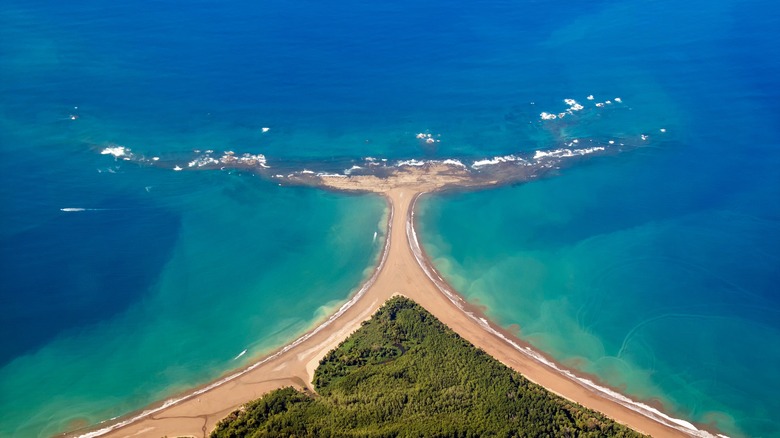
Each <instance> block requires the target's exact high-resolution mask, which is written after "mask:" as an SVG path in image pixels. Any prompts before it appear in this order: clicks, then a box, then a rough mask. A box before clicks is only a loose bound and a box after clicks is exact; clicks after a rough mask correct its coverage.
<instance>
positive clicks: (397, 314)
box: [212, 298, 641, 438]
mask: <svg viewBox="0 0 780 438" xmlns="http://www.w3.org/2000/svg"><path fill="white" fill-rule="evenodd" d="M314 386H315V389H316V391H317V394H316V395H309V394H307V393H304V392H300V391H298V390H296V389H293V388H284V389H279V390H276V391H273V392H271V393H269V394H267V395H266V396H264V397H263V398H261V399H259V400H256V401H254V402H252V403H249V404H248V405H247V406H245V407H244V409H242V410H240V411H236V412H234V413H232V414H231V415H230V416H228V417H227V418H226V419H224V420H223V421H222V422H221V423H220V424H219V425H218V426H217V428H216V430H215V431H214V433H213V434H212V437H216V438H223V437H247V436H251V437H266V436H295V437H331V436H361V437H396V436H399V437H405V436H447V437H479V436H507V437H509V436H534V437H542V436H549V437H567V436H585V437H597V436H598V437H601V436H618V437H624V436H625V437H633V436H641V435H639V434H637V433H636V432H634V431H632V430H630V429H628V428H626V427H624V426H622V425H619V424H617V423H615V422H613V421H611V420H609V419H607V418H605V417H604V416H603V415H601V414H599V413H596V412H594V411H591V410H588V409H585V408H583V407H582V406H579V405H577V404H575V403H572V402H569V401H567V400H565V399H563V398H561V397H558V396H556V395H554V394H552V393H550V392H548V391H546V390H545V389H544V388H542V387H540V386H538V385H536V384H534V383H531V382H529V381H528V380H526V379H525V378H524V377H523V376H521V375H520V374H518V373H517V372H514V371H512V370H511V369H509V368H507V367H505V366H504V365H502V364H501V363H500V362H498V361H497V360H495V359H493V358H492V357H490V356H488V355H487V354H486V353H484V352H483V351H482V350H478V349H476V348H474V347H473V346H472V345H471V344H469V343H468V342H466V341H465V340H464V339H462V338H461V337H460V336H458V335H457V334H456V333H454V332H453V331H452V330H450V329H448V328H447V327H446V326H444V325H443V324H442V323H441V322H439V321H438V320H437V319H435V318H434V317H433V316H432V315H431V314H430V313H428V312H427V311H426V310H425V309H423V308H422V307H420V306H419V305H417V304H416V303H414V302H412V301H410V300H408V299H406V298H394V299H392V300H390V301H388V302H387V304H385V305H384V306H383V307H382V308H381V309H380V310H379V311H378V312H377V313H376V315H374V317H373V318H372V319H371V320H369V321H366V322H365V323H363V327H361V329H360V330H358V331H357V332H355V333H354V334H353V335H352V336H350V337H349V338H348V339H347V340H346V341H344V342H343V343H342V344H341V345H340V346H339V347H338V348H337V349H335V350H333V351H331V352H330V353H328V355H327V356H325V358H324V359H323V360H322V361H321V362H320V365H319V367H318V368H317V370H316V372H315V376H314Z"/></svg>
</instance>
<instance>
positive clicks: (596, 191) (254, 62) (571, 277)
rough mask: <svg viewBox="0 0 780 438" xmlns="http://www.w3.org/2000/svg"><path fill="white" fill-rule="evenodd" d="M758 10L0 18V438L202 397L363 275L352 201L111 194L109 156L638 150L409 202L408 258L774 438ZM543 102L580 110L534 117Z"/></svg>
mask: <svg viewBox="0 0 780 438" xmlns="http://www.w3.org/2000/svg"><path fill="white" fill-rule="evenodd" d="M778 9H780V8H778V7H777V6H776V5H775V4H774V3H773V2H769V1H764V0H759V1H755V2H751V3H749V4H746V3H740V2H736V1H726V0H717V1H710V2H704V1H693V2H687V3H685V4H679V3H678V2H671V1H665V0H664V1H657V2H642V1H622V2H615V1H595V2H587V3H581V4H560V3H554V2H538V1H532V2H500V1H490V2H482V3H473V4H470V3H465V4H452V3H451V2H448V3H444V2H438V1H433V2H423V3H420V2H407V1H401V2H392V3H382V2H368V3H367V2H354V1H343V2H336V3H333V2H326V3H323V2H312V1H294V2H289V1H287V2H281V1H265V2H237V3H231V4H222V3H217V2H194V3H188V4H186V5H182V4H178V3H173V2H168V1H156V2H147V3H141V4H139V3H137V2H114V3H111V4H107V3H105V2H80V3H78V4H72V3H66V2H52V1H25V2H21V1H15V0H10V1H6V2H4V4H3V5H2V6H0V175H2V182H3V184H0V200H1V201H2V205H3V206H4V207H5V209H6V211H5V214H4V215H3V219H2V227H0V251H1V252H0V263H1V266H2V269H3V275H2V280H0V304H2V307H3V309H4V310H6V316H5V317H4V318H3V319H2V321H1V322H0V340H2V344H1V346H2V349H1V350H2V351H0V367H2V368H0V405H2V406H0V412H2V414H0V415H1V416H0V435H19V436H39V435H47V434H52V433H55V432H57V431H62V430H64V429H70V428H73V427H77V426H83V425H85V424H87V423H94V422H97V421H100V420H104V419H106V418H110V417H113V416H115V415H120V414H122V413H126V412H128V411H130V410H133V409H138V408H140V407H142V406H144V405H145V404H147V403H149V402H151V401H154V400H156V399H159V398H162V397H165V396H166V395H168V394H170V393H172V392H175V391H179V390H182V389H184V388H186V387H187V386H188V385H193V384H197V383H202V382H204V381H207V380H208V379H211V378H214V377H215V376H216V375H218V374H219V373H221V372H224V371H225V370H228V369H230V368H232V367H235V366H239V365H240V364H241V360H239V361H234V360H233V358H234V357H235V356H236V355H238V353H240V352H241V351H243V350H244V349H248V350H249V351H248V353H247V354H246V356H244V359H248V358H250V357H251V356H252V355H253V354H254V355H258V354H261V353H262V352H263V351H267V350H268V349H269V348H273V347H274V346H278V345H280V344H281V343H283V342H285V341H288V340H290V339H291V338H292V337H294V336H295V335H296V334H298V333H300V332H301V331H302V330H304V329H305V328H306V327H307V326H308V325H309V324H311V323H312V322H313V321H314V320H316V319H317V318H319V317H321V316H322V315H323V314H324V313H325V312H327V309H328V308H329V306H333V305H335V303H338V302H339V301H343V300H344V299H346V297H347V296H348V295H349V293H350V291H351V290H353V289H354V288H355V287H356V286H357V285H358V284H359V282H360V280H361V279H362V278H363V276H364V271H365V270H366V269H367V268H370V267H371V266H372V264H373V262H374V258H375V256H376V251H377V250H378V244H377V242H375V241H373V239H372V235H373V233H374V231H377V230H378V229H379V228H380V225H381V220H382V215H383V209H384V204H383V202H382V201H381V200H379V199H376V198H374V197H355V196H343V195H336V194H330V193H319V192H317V191H315V190H310V189H290V188H280V187H277V186H276V185H274V184H271V183H268V182H264V181H261V180H259V179H258V178H254V177H253V176H251V175H246V174H240V173H230V174H228V173H227V172H192V173H189V172H181V173H173V172H165V171H162V170H160V169H152V168H145V167H139V166H136V165H133V164H131V163H125V162H123V161H122V160H118V161H117V160H114V158H113V157H111V156H106V155H101V154H100V153H99V152H100V151H101V150H102V149H103V148H105V147H106V146H108V145H110V144H119V145H122V146H126V147H129V148H132V149H133V151H135V152H137V153H143V154H148V155H159V156H163V157H164V156H166V155H174V154H181V153H183V154H187V153H189V152H190V151H192V150H194V149H209V148H210V149H215V150H226V149H230V150H235V151H237V152H251V153H263V154H266V155H267V156H269V157H273V158H279V159H320V158H323V159H325V158H327V159H329V158H332V157H354V158H360V157H365V156H369V155H370V156H377V157H387V158H443V157H451V156H458V157H462V156H468V157H475V158H482V157H486V156H488V157H489V156H493V155H502V154H509V153H515V152H521V151H525V152H528V151H533V150H535V149H544V148H552V147H558V146H560V144H561V143H563V142H567V141H570V140H573V139H575V138H579V139H588V138H594V139H598V140H599V141H605V140H606V139H612V138H614V139H616V140H617V141H621V140H624V139H625V140H632V141H635V142H639V143H641V141H640V140H639V139H638V138H639V136H640V135H641V134H645V135H648V136H649V138H648V140H647V147H646V148H642V149H640V150H635V151H632V152H627V153H624V154H619V155H618V156H610V157H603V158H599V159H597V160H592V161H591V162H585V163H583V164H582V165H581V166H579V167H577V168H574V169H566V170H564V171H562V172H561V175H560V176H555V177H552V178H549V179H546V180H544V181H538V182H533V183H528V184H525V185H520V186H516V187H511V188H505V189H501V190H498V191H490V192H482V193H474V194H469V195H447V196H443V197H437V198H432V199H429V200H428V201H427V202H424V203H423V204H422V205H421V207H422V208H423V214H421V217H422V222H423V223H422V231H423V236H421V237H422V239H423V241H424V243H425V245H426V249H427V250H428V251H429V252H430V253H431V255H433V256H434V258H435V259H436V263H437V266H439V268H440V269H441V270H442V271H443V272H444V273H445V275H446V276H447V278H448V279H449V280H450V281H451V282H452V283H453V284H454V285H455V286H456V287H458V288H459V290H461V291H462V292H463V293H464V294H465V295H466V296H467V297H469V298H470V299H473V300H477V301H479V302H481V303H483V304H486V305H487V306H488V313H489V314H490V315H491V316H492V317H493V318H495V319H496V320H498V321H499V322H501V323H502V324H507V325H508V324H518V325H519V326H520V330H521V335H522V336H524V338H526V339H527V340H529V341H531V342H532V343H535V344H536V345H537V346H538V347H539V348H540V349H541V350H543V351H546V352H548V353H549V354H551V355H552V356H554V357H556V358H557V359H559V360H561V361H562V362H564V363H566V364H571V365H572V366H575V367H579V368H580V369H581V370H582V371H584V372H587V373H590V374H595V375H597V376H599V377H600V378H601V379H602V380H604V381H605V383H607V384H610V385H612V386H615V387H619V388H623V389H624V390H625V391H626V392H628V393H629V394H631V395H632V396H634V397H636V398H641V399H643V400H647V399H657V400H659V401H660V402H661V403H662V404H663V405H664V406H665V407H667V408H668V410H670V412H672V413H674V414H679V415H680V416H682V417H684V418H686V419H689V420H693V421H697V422H701V423H709V424H714V425H715V426H716V427H718V428H720V429H722V430H724V431H726V432H728V433H730V434H734V435H751V436H777V435H780V431H779V430H778V427H777V422H776V421H775V420H774V419H773V417H772V415H773V412H775V411H776V410H777V409H776V408H778V406H777V403H776V401H774V397H773V396H772V395H773V394H776V393H777V392H778V390H780V384H779V383H778V381H777V378H776V377H773V374H774V373H773V369H774V364H776V363H778V361H779V360H780V353H778V350H780V335H778V333H779V332H780V328H779V327H778V323H777V321H779V320H780V318H777V313H778V309H780V298H778V296H777V290H778V288H777V286H776V284H777V283H778V280H780V279H779V278H778V272H780V254H779V253H778V251H780V250H778V248H780V203H779V202H778V199H780V172H778V170H777V169H778V165H780V151H778V147H780V141H778V138H780V132H778V131H780V125H778V123H777V121H778V120H780V110H779V109H778V107H777V105H776V103H777V102H778V99H780V87H779V86H778V85H780V84H778V80H777V78H778V77H780V49H778V47H780V44H779V43H780V41H778V40H780V37H778V32H777V29H778V28H780V19H778V17H780V14H778ZM591 94H592V95H594V96H595V100H594V101H588V100H587V99H586V96H588V95H591ZM618 96H619V97H621V99H622V101H623V103H621V104H617V103H614V104H613V105H611V106H609V105H608V106H606V107H604V108H595V107H594V103H595V102H603V101H604V100H606V99H614V98H615V97H618ZM565 98H574V99H576V100H577V101H578V102H580V103H582V104H583V105H585V106H586V107H587V108H586V110H584V111H583V112H582V114H581V115H577V116H573V117H569V118H566V119H564V120H553V121H540V120H539V114H540V112H542V111H549V112H554V113H556V112H559V111H562V110H564V109H566V106H565V105H564V104H563V102H562V100H563V99H565ZM72 116H76V119H75V120H72V119H71V118H72ZM262 127H270V128H271V129H270V131H268V132H267V133H265V134H263V133H262V132H261V128H262ZM661 129H664V130H665V131H666V132H663V133H662V132H661ZM418 132H430V133H433V134H436V135H441V137H440V138H441V143H435V144H433V145H426V144H421V143H420V142H419V141H418V140H417V139H415V134H416V133H418ZM437 138H438V137H437ZM61 208H85V209H92V210H85V211H80V212H63V211H61V210H60V209H61ZM301 212H307V214H306V215H301V214H300V213H301ZM301 272H303V273H304V275H301V274H300V273H301ZM226 297H229V299H226ZM637 309H639V310H637ZM672 314H675V315H688V316H687V317H685V318H683V317H677V318H676V317H672V316H668V315H672ZM662 315H667V316H665V317H664V319H660V320H658V319H654V318H658V317H660V316H662ZM691 315H695V317H692V316H691ZM686 318H687V319H686ZM692 318H693V319H692ZM648 321H650V322H648ZM652 321H663V322H664V323H663V324H653V323H652ZM205 333H208V334H209V336H208V337H207V338H208V339H209V340H208V341H206V342H204V338H206V337H205V336H204V334H205ZM569 334H571V336H569ZM575 335H576V336H575ZM567 337H568V339H567ZM724 352H728V353H724ZM614 358H618V359H620V360H619V361H616V360H615V359H614ZM242 360H243V359H242ZM95 363H100V364H102V366H101V368H100V370H99V372H96V371H95V370H94V364H95ZM713 363H715V364H717V365H711V364H713ZM708 364H709V365H708ZM42 376H45V377H42ZM87 376H89V377H87ZM746 376H750V377H751V378H746ZM30 388H35V389H33V390H30Z"/></svg>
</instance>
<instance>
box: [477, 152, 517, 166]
mask: <svg viewBox="0 0 780 438" xmlns="http://www.w3.org/2000/svg"><path fill="white" fill-rule="evenodd" d="M513 161H523V159H522V158H520V157H518V156H517V155H504V156H503V157H493V158H486V159H484V160H477V161H475V162H473V163H471V167H472V169H479V168H480V167H484V166H491V165H493V164H498V163H508V162H513Z"/></svg>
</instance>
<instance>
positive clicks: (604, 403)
mask: <svg viewBox="0 0 780 438" xmlns="http://www.w3.org/2000/svg"><path fill="white" fill-rule="evenodd" d="M285 180H287V181H289V182H292V183H294V184H302V185H310V186H317V187H324V188H328V189H332V190H340V191H361V192H374V193H377V194H381V195H382V196H384V197H385V198H386V199H387V201H388V205H389V208H390V214H389V215H388V217H389V219H388V233H387V241H386V244H385V249H384V251H383V254H382V256H381V258H380V263H379V265H378V266H377V268H376V271H375V272H374V274H373V275H372V277H371V278H370V279H369V280H368V281H367V282H366V283H365V284H364V285H363V287H361V289H360V290H359V291H358V292H356V293H355V294H354V295H353V297H352V298H351V299H350V301H348V302H347V303H346V304H345V305H344V306H342V307H341V308H340V309H339V310H338V311H337V312H336V313H335V314H334V315H332V316H331V317H330V318H329V319H327V320H326V321H325V322H324V323H322V324H321V325H319V326H317V327H316V328H314V329H313V330H311V331H310V332H308V333H307V334H305V335H304V336H302V337H301V338H299V339H297V340H296V341H294V342H293V343H291V344H289V345H287V346H285V347H283V348H281V349H279V350H278V351H276V352H275V353H273V354H271V355H269V356H267V357H265V358H263V359H262V360H260V361H259V362H256V363H255V364H253V365H251V366H250V367H248V368H246V369H244V370H242V371H239V372H236V373H233V374H230V375H228V376H227V377H225V378H223V379H221V380H219V381H217V382H214V383H212V384H210V385H208V386H205V387H203V388H200V389H198V390H195V391H193V392H192V393H190V394H188V395H184V396H181V397H179V398H175V399H171V400H169V401H167V402H165V403H162V404H160V405H157V406H153V407H150V408H148V409H147V410H146V411H144V412H141V413H136V414H131V415H129V416H127V417H125V418H123V419H119V420H115V421H114V422H113V423H104V424H101V425H99V426H97V427H96V430H93V431H91V432H83V433H81V435H78V434H75V435H73V436H82V437H94V436H110V437H131V436H132V437H145V436H150V437H160V436H166V435H167V436H207V435H208V434H209V433H210V432H211V431H212V430H213V428H214V427H215V425H216V423H217V422H218V421H219V420H221V419H222V418H224V417H225V416H227V415H228V414H229V413H230V412H232V411H233V410H235V409H237V408H239V407H240V406H241V405H242V404H244V403H246V402H248V401H250V400H253V399H256V398H258V397H260V396H262V395H263V394H265V393H267V392H269V391H271V390H273V389H276V388H280V387H283V386H289V385H292V386H295V387H298V388H308V389H310V390H311V389H313V388H312V385H311V381H312V377H313V373H314V369H315V368H316V366H317V364H318V362H319V360H320V359H321V358H322V357H324V355H325V354H326V353H327V352H328V351H330V350H331V349H333V348H335V347H336V346H337V345H338V344H339V343H340V342H341V341H343V340H344V339H345V338H346V337H348V336H349V335H350V334H351V333H353V332H354V331H355V330H357V329H358V328H359V327H360V323H361V322H362V321H364V320H366V319H368V318H369V317H370V316H371V315H372V314H373V313H374V312H376V310H377V309H378V308H379V307H380V306H381V305H382V304H383V303H384V302H385V301H386V300H387V299H389V298H390V297H392V296H394V295H397V294H401V295H404V296H407V297H409V298H411V299H412V300H414V301H416V302H417V303H419V304H420V305H422V306H423V307H425V308H426V309H427V310H428V311H429V312H431V313H432V314H433V315H434V316H436V317H437V318H438V319H439V320H441V321H442V322H443V323H444V324H446V325H447V326H449V327H450V328H451V329H453V330H454V331H455V332H457V333H458V334H460V335H461V336H463V337H464V338H465V339H467V340H468V341H469V342H471V343H472V344H474V345H475V346H477V347H479V348H482V349H483V350H485V351H486V352H487V353H489V354H490V355H492V356H493V357H495V358H497V359H498V360H500V361H501V362H503V363H504V364H506V365H507V366H509V367H511V368H513V369H515V370H517V371H518V372H520V373H522V374H523V375H524V376H526V377H527V378H529V379H530V380H532V381H534V382H536V383H538V384H540V385H542V386H544V387H545V388H547V389H549V390H551V391H553V392H555V393H557V394H559V395H562V396H564V397H566V398H568V399H570V400H572V401H575V402H577V403H580V404H582V405H584V406H586V407H589V408H591V409H595V410H597V411H600V412H602V413H604V414H606V415H607V416H609V417H611V418H613V419H615V420H617V421H618V422H620V423H623V424H627V425H628V426H630V427H632V428H634V429H636V430H638V431H640V432H643V433H647V434H651V435H654V436H690V435H692V436H711V435H710V434H709V433H707V432H705V431H701V430H698V429H696V428H695V427H693V426H692V425H690V424H689V423H687V422H685V421H683V420H676V419H673V418H671V417H668V416H666V415H664V414H662V413H661V412H658V411H656V410H654V409H652V408H649V407H646V406H644V405H641V404H638V403H633V402H631V401H630V400H629V399H627V398H626V397H624V396H622V395H620V394H618V393H616V392H614V391H610V390H606V389H604V388H600V387H598V386H596V385H595V384H592V382H590V381H588V380H586V379H580V378H577V377H576V376H574V374H573V373H571V372H570V371H568V370H566V369H564V368H562V367H561V366H559V365H557V364H554V363H552V362H551V361H549V360H548V359H546V358H545V357H544V356H543V355H541V354H540V353H538V352H535V351H533V350H531V349H530V347H529V346H528V345H527V344H524V343H523V342H522V341H520V340H518V339H517V338H515V337H513V336H512V335H511V334H510V333H509V332H508V331H506V330H503V329H501V328H499V327H498V326H496V325H494V324H491V323H490V322H489V321H487V319H486V318H485V317H484V315H483V314H482V313H480V311H479V310H478V309H475V308H473V307H471V306H469V305H468V304H467V303H466V302H465V301H464V300H463V299H462V298H461V297H460V296H458V295H457V294H455V292H453V291H452V289H451V288H450V287H449V286H448V285H447V284H446V282H445V281H444V280H443V279H442V278H441V276H440V275H439V274H438V273H437V272H436V271H435V269H434V268H433V266H432V265H431V264H430V263H429V262H428V260H427V259H426V258H425V256H424V254H423V252H422V250H421V249H420V247H419V244H418V242H417V237H416V233H415V229H414V217H413V208H414V204H415V202H416V200H417V198H418V197H419V196H420V195H421V194H422V193H425V192H432V191H438V190H444V189H448V188H452V187H464V188H469V187H479V186H483V187H484V186H491V185H496V184H498V180H496V179H490V178H485V179H480V178H475V176H474V174H473V173H471V172H469V171H467V170H465V169H463V168H462V167H460V166H453V165H449V164H441V163H428V164H425V165H422V166H401V167H397V168H395V170H394V171H393V172H391V173H389V174H388V175H385V176H378V175H373V174H372V175H355V176H344V175H330V176H329V175H321V174H320V175H317V174H313V173H305V174H304V173H301V174H298V175H297V176H288V177H287V178H285ZM502 182H505V181H502Z"/></svg>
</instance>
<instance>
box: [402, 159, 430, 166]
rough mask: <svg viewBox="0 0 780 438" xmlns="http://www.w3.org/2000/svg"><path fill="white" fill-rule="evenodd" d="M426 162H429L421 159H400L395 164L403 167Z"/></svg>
mask: <svg viewBox="0 0 780 438" xmlns="http://www.w3.org/2000/svg"><path fill="white" fill-rule="evenodd" d="M426 163H427V162H426V161H420V160H415V159H411V160H404V161H399V162H397V163H396V164H395V165H396V166H398V167H402V166H425V164H426Z"/></svg>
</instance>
